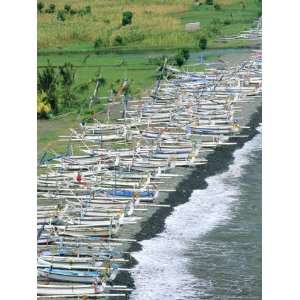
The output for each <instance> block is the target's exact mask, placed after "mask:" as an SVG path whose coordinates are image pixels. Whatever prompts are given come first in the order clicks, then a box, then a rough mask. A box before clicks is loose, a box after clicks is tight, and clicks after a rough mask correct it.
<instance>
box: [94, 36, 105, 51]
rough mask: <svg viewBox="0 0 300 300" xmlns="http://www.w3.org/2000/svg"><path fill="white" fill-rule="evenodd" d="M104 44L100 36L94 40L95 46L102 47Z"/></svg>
mask: <svg viewBox="0 0 300 300" xmlns="http://www.w3.org/2000/svg"><path fill="white" fill-rule="evenodd" d="M103 45H104V43H103V41H102V39H101V38H100V37H98V38H97V39H96V40H95V42H94V48H96V49H97V48H100V47H102V46H103Z"/></svg>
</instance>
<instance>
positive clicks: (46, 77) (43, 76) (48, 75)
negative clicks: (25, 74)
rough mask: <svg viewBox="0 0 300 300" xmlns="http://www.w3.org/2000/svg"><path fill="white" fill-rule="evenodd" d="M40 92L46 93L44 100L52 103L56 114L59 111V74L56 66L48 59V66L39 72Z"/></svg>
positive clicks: (38, 86) (52, 108)
mask: <svg viewBox="0 0 300 300" xmlns="http://www.w3.org/2000/svg"><path fill="white" fill-rule="evenodd" d="M37 77H38V78H37V79H38V84H37V88H38V92H39V93H40V94H42V93H44V94H45V97H44V101H46V102H47V103H49V104H50V106H51V110H52V111H53V113H54V114H57V113H58V97H57V83H58V76H57V73H56V72H55V70H54V68H53V67H52V66H51V65H50V62H49V61H48V66H47V67H46V68H45V69H43V71H39V72H38V76H37Z"/></svg>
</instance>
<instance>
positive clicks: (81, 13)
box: [77, 9, 86, 17]
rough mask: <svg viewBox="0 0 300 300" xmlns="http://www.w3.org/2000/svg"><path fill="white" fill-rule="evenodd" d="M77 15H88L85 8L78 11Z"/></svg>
mask: <svg viewBox="0 0 300 300" xmlns="http://www.w3.org/2000/svg"><path fill="white" fill-rule="evenodd" d="M77 15H78V16H81V17H82V16H85V15H86V12H85V10H84V9H79V10H78V11H77Z"/></svg>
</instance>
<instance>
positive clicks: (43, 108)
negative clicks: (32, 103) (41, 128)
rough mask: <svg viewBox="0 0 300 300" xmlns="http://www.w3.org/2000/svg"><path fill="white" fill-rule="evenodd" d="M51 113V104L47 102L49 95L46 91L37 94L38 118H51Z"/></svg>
mask: <svg viewBox="0 0 300 300" xmlns="http://www.w3.org/2000/svg"><path fill="white" fill-rule="evenodd" d="M49 113H51V106H50V104H49V103H48V102H47V97H46V94H45V93H44V92H42V93H38V96H37V117H38V119H49Z"/></svg>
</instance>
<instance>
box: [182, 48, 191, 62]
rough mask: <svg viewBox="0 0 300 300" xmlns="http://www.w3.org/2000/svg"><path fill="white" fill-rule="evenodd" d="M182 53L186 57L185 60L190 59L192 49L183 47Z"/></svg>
mask: <svg viewBox="0 0 300 300" xmlns="http://www.w3.org/2000/svg"><path fill="white" fill-rule="evenodd" d="M181 55H182V56H183V57H184V59H185V60H188V59H189V58H190V51H189V49H182V50H181Z"/></svg>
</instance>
